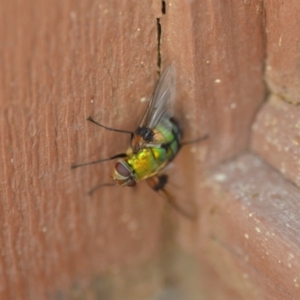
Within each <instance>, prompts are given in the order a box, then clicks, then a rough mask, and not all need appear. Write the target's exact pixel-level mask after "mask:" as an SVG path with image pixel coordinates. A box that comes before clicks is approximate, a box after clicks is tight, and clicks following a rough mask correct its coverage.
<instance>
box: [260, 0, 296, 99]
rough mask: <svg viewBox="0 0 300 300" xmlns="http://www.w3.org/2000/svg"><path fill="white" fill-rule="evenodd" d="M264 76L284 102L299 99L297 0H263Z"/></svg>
mask: <svg viewBox="0 0 300 300" xmlns="http://www.w3.org/2000/svg"><path fill="white" fill-rule="evenodd" d="M264 7H265V24H266V52H267V60H266V80H267V83H268V86H269V88H270V90H271V91H272V92H273V93H275V94H277V95H278V96H279V97H280V98H283V99H284V100H285V101H287V102H291V103H294V104H299V103H300V69H299V63H300V54H299V53H300V36H299V29H300V28H299V26H300V25H299V15H300V2H299V1H298V0H291V1H272V0H265V1H264Z"/></svg>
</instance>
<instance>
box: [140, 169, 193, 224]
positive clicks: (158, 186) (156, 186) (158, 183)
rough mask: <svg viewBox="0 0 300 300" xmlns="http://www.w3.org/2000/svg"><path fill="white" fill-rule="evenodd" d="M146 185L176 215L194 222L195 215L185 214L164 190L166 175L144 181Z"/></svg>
mask: <svg viewBox="0 0 300 300" xmlns="http://www.w3.org/2000/svg"><path fill="white" fill-rule="evenodd" d="M146 181H147V183H148V185H149V186H150V187H151V188H152V190H154V191H155V192H157V193H158V194H159V195H160V196H161V197H162V198H164V199H165V200H166V201H167V202H168V203H169V204H170V205H171V206H172V207H173V208H174V209H175V210H176V211H177V212H178V213H180V214H182V215H184V216H185V217H187V218H189V219H191V220H194V219H195V218H196V215H195V214H192V213H190V212H187V211H186V210H184V209H183V208H182V207H180V206H179V205H178V203H177V202H176V201H175V199H174V198H173V197H172V196H171V195H170V194H169V193H168V192H167V190H166V189H165V186H166V184H167V183H168V175H166V174H162V175H155V176H153V177H150V178H148V179H146Z"/></svg>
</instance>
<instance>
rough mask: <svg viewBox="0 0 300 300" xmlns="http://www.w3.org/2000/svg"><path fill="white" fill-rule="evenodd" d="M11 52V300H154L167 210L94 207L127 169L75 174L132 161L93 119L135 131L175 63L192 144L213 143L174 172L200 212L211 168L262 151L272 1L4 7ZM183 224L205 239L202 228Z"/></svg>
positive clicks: (7, 140)
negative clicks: (252, 143) (117, 159)
mask: <svg viewBox="0 0 300 300" xmlns="http://www.w3.org/2000/svg"><path fill="white" fill-rule="evenodd" d="M164 2H165V11H163V9H162V4H163V3H164ZM158 24H160V26H161V27H160V28H159V26H158ZM159 34H160V39H158V37H159ZM0 45H1V46H0V67H1V72H0V102H1V103H0V104H1V115H0V153H1V155H0V165H1V171H0V182H1V194H0V197H1V202H0V211H1V213H0V226H1V228H2V231H1V232H0V246H1V256H0V269H1V272H0V298H1V299H4V300H6V299H13V300H15V299H22V300H23V299H39V300H43V299H49V298H50V299H51V298H52V299H72V298H73V299H76V296H78V295H80V296H82V297H84V296H85V294H87V299H95V298H96V299H97V295H98V296H99V295H105V297H111V299H114V297H115V298H117V299H120V293H122V291H126V287H127V286H128V290H127V292H128V293H127V294H126V297H127V298H128V299H130V300H133V299H134V296H133V295H136V298H137V299H140V298H141V297H144V298H145V297H146V296H148V294H151V291H153V290H154V291H155V290H157V289H159V287H160V285H163V284H164V281H163V277H164V272H168V269H167V268H165V269H164V270H161V269H160V266H158V267H157V268H156V267H154V268H155V269H156V270H155V271H153V270H152V269H151V268H149V269H148V268H146V267H145V266H146V265H148V264H149V265H151V264H152V262H153V264H155V263H156V262H157V257H159V256H160V255H161V253H162V248H163V247H164V241H165V239H168V238H170V236H172V234H171V233H169V232H168V230H169V227H171V229H172V225H170V221H169V219H167V220H168V221H166V222H165V223H163V221H162V220H164V218H165V215H164V214H163V210H164V207H166V205H165V203H164V202H163V201H162V200H161V199H160V198H159V197H158V196H157V195H155V194H154V193H153V191H151V190H149V188H148V187H147V185H146V184H145V183H141V184H139V186H138V187H137V188H136V189H127V188H121V187H120V188H103V189H100V190H99V191H98V192H97V193H95V194H94V195H93V196H92V197H89V196H88V195H87V192H88V191H89V189H90V188H92V187H93V186H95V185H97V184H99V183H104V182H110V174H111V172H112V169H113V166H114V163H107V164H102V165H96V166H90V167H86V168H82V169H76V170H75V171H74V170H73V171H71V170H70V165H71V163H74V162H76V163H80V162H86V161H93V160H96V159H100V158H106V157H108V156H111V155H113V154H115V153H118V152H123V151H125V150H126V148H127V146H128V145H129V137H128V136H126V135H117V134H116V133H112V132H106V131H104V130H103V129H101V128H97V127H95V126H94V125H93V124H91V123H88V122H86V118H87V117H88V116H89V115H91V116H93V117H94V118H95V119H96V120H98V121H100V122H102V123H103V124H106V125H107V126H113V127H116V128H121V129H127V130H134V129H135V127H136V126H137V124H138V122H139V120H140V117H141V115H142V113H143V112H144V109H145V107H146V105H147V99H149V96H150V95H151V92H152V90H153V87H154V85H155V82H156V80H157V78H158V71H159V69H163V68H164V67H165V66H166V65H167V64H168V63H169V62H171V61H173V62H174V64H175V65H176V69H177V74H178V76H177V82H178V86H177V100H178V101H177V103H176V117H178V119H179V121H180V124H181V125H182V127H183V129H184V131H185V139H186V140H189V139H194V138H198V137H199V136H202V135H203V134H206V133H207V134H209V140H208V141H206V142H205V143H204V144H201V145H198V144H195V145H192V146H191V147H185V148H183V149H182V151H181V153H180V155H179V156H178V158H176V160H175V161H174V164H175V167H174V169H171V170H173V171H171V174H172V177H171V178H170V183H171V187H172V193H173V194H174V195H176V200H177V201H179V203H181V204H182V205H187V207H189V203H190V202H193V200H195V199H198V194H197V186H198V185H199V183H200V182H201V180H202V179H203V174H202V172H201V171H202V170H203V168H204V167H203V165H204V166H205V168H207V167H208V166H212V165H217V164H218V163H219V162H220V161H222V160H223V159H225V158H229V157H232V156H233V155H236V154H238V153H239V152H241V151H242V150H244V149H245V148H246V147H247V145H248V138H249V134H250V126H251V122H252V119H253V117H254V115H255V112H256V111H257V109H258V107H259V106H260V104H261V103H262V101H263V99H264V93H265V89H264V84H263V62H264V49H263V45H264V44H263V10H262V2H261V1H259V0H253V1H251V2H250V1H249V2H247V1H239V0H235V1H227V2H224V3H223V2H222V3H221V2H220V1H213V2H207V3H206V2H205V3H202V2H201V3H200V2H199V1H192V2H190V1H180V0H177V1H162V2H161V1H129V2H128V1H117V0H113V1H108V0H107V1H106V0H101V1H93V0H85V1H80V2H74V1H71V0H67V1H58V0H55V1H51V3H50V2H49V1H48V2H45V1H38V0H28V1H23V2H22V1H17V0H13V1H11V0H4V1H2V2H1V4H0ZM158 46H160V49H159V47H158ZM159 56H160V57H161V63H160V62H159ZM191 207H193V206H191ZM174 219H175V220H176V222H177V223H178V224H179V225H178V227H177V229H178V230H182V232H184V230H185V229H184V228H185V226H186V227H187V228H188V229H191V228H192V230H190V231H185V232H188V234H187V235H186V238H187V239H194V240H197V239H198V235H197V234H198V231H197V230H196V229H197V226H196V225H195V224H190V223H188V222H187V221H186V220H184V219H183V218H181V217H180V216H177V215H176V214H175V216H174V213H173V214H172V213H171V217H170V220H174ZM186 224H189V225H186ZM173 230H174V229H173ZM195 230H196V231H195ZM165 231H167V233H165ZM170 231H171V232H172V230H170ZM195 234H196V235H195ZM183 244H184V243H183ZM124 270H125V271H124ZM127 270H131V271H132V272H133V273H130V272H129V273H128V272H127ZM147 270H148V271H147ZM143 272H145V273H143ZM132 274H134V275H132ZM148 275H149V276H148ZM110 276H112V279H111V277H110ZM130 278H133V279H132V281H131V279H130ZM136 278H138V279H141V280H140V281H139V280H138V279H136ZM143 278H144V279H143ZM127 279H128V280H129V281H127ZM128 282H131V284H129V283H128ZM135 282H138V283H137V286H135V285H134V283H135ZM127 283H128V284H127ZM143 287H144V290H143ZM118 288H119V289H118ZM130 291H133V293H132V294H131V293H130ZM124 293H125V292H124ZM141 295H142V296H141ZM78 297H79V296H78ZM88 297H89V298H88ZM99 297H100V296H99ZM118 297H119V298H118ZM77 299H78V298H77Z"/></svg>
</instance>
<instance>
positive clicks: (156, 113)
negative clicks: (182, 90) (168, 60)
mask: <svg viewBox="0 0 300 300" xmlns="http://www.w3.org/2000/svg"><path fill="white" fill-rule="evenodd" d="M175 81H176V69H175V66H174V65H173V64H170V65H169V66H168V67H167V68H166V69H165V70H164V72H163V73H162V75H161V76H160V78H159V80H158V82H157V85H156V87H155V90H154V92H153V95H152V97H151V100H150V103H149V105H148V107H147V110H146V112H145V114H144V116H143V118H142V120H141V122H140V124H139V127H146V128H154V127H155V126H156V125H157V124H158V123H159V122H160V121H161V120H162V119H169V118H170V117H172V116H173V103H174V100H175V89H176V87H175V84H176V82H175Z"/></svg>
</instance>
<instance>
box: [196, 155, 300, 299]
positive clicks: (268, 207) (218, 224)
mask: <svg viewBox="0 0 300 300" xmlns="http://www.w3.org/2000/svg"><path fill="white" fill-rule="evenodd" d="M199 195H200V196H201V199H202V200H201V202H200V201H199V204H200V208H201V212H202V213H201V218H200V222H199V232H201V234H200V233H199V235H198V237H199V241H198V244H199V249H200V250H199V257H200V259H201V260H202V261H203V263H204V265H207V271H206V274H207V277H205V278H204V280H207V282H208V285H207V286H210V287H211V289H209V292H210V297H209V299H270V300H271V299H298V296H299V289H300V283H299V280H300V279H299V273H300V263H299V262H300V252H299V249H300V235H299V232H300V222H299V218H298V212H299V209H300V202H299V190H298V188H297V187H295V186H294V185H292V184H291V183H289V182H287V181H286V180H285V179H284V178H283V177H282V176H281V175H280V174H279V173H278V172H276V171H274V170H273V169H272V168H270V167H269V166H267V165H266V164H265V163H263V162H262V160H260V159H258V158H257V157H255V156H253V155H250V154H246V155H243V156H241V157H239V158H237V159H236V160H234V161H232V162H230V163H227V164H224V165H223V166H221V167H219V168H217V169H216V170H215V171H214V172H213V173H212V174H211V176H210V177H209V178H208V179H207V180H206V181H205V183H203V187H201V189H200V193H199ZM212 266H213V267H212Z"/></svg>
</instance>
